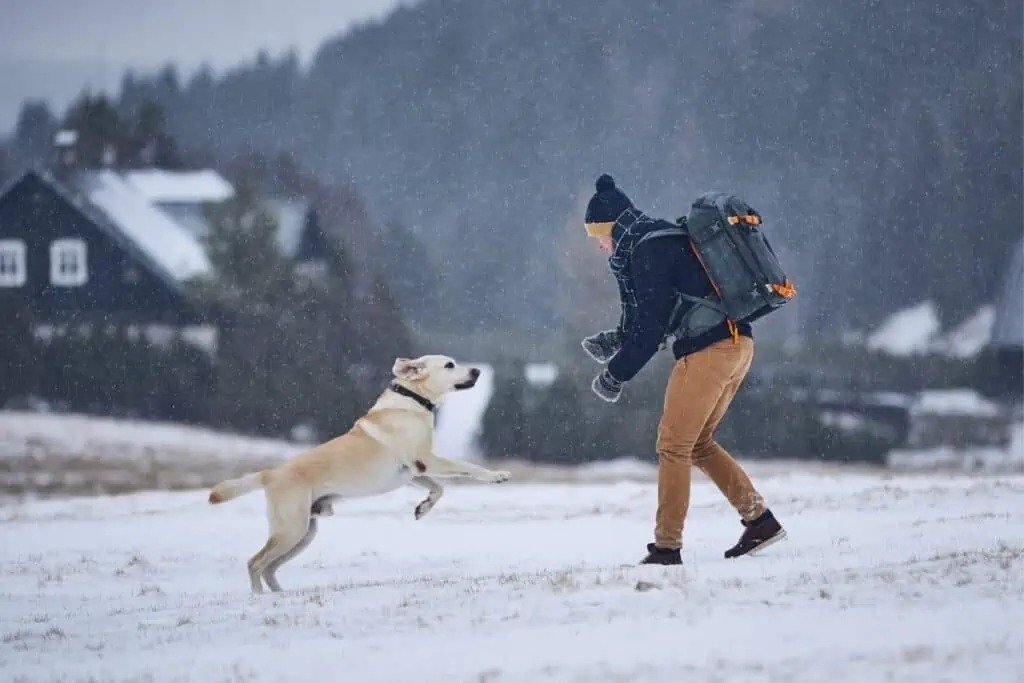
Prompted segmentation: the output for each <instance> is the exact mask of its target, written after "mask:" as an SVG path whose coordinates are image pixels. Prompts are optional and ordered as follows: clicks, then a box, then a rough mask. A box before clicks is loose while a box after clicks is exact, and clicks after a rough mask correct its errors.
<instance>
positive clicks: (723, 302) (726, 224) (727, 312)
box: [640, 192, 796, 339]
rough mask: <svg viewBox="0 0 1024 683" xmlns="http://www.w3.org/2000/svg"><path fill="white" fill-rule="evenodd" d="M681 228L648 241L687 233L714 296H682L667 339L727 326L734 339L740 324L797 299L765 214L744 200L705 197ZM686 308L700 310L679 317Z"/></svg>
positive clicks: (711, 194)
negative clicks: (764, 227) (767, 231)
mask: <svg viewBox="0 0 1024 683" xmlns="http://www.w3.org/2000/svg"><path fill="white" fill-rule="evenodd" d="M677 224H678V225H679V226H680V228H679V229H678V230H670V229H666V230H662V231H657V232H658V233H661V234H654V233H652V234H650V235H648V236H646V237H660V236H662V235H666V236H667V234H668V233H669V232H672V233H674V234H677V235H678V234H686V235H687V236H688V237H689V241H690V246H691V248H692V249H693V251H694V253H695V254H696V256H697V259H698V260H699V261H700V263H701V265H702V266H703V267H704V271H705V272H706V273H707V275H708V278H709V279H710V280H711V285H712V287H713V288H714V291H713V292H712V293H711V294H710V295H708V296H707V297H704V298H700V297H695V296H690V295H688V294H682V293H681V294H679V301H677V302H676V306H675V309H674V310H673V311H672V317H671V318H670V323H669V328H668V332H667V335H668V336H672V337H674V338H676V339H682V338H688V337H695V336H698V335H700V334H703V333H704V332H707V331H708V330H709V329H711V328H712V327H715V326H717V325H720V324H721V323H722V322H723V321H726V322H728V324H729V330H730V332H731V333H732V336H733V338H734V339H735V338H736V337H738V331H737V324H738V323H751V322H753V321H755V320H757V319H759V318H762V317H764V316H766V315H768V314H769V313H772V312H773V311H777V310H779V308H781V307H782V306H784V305H785V304H786V303H787V302H789V301H790V300H792V298H793V297H794V296H795V295H796V288H795V287H794V286H793V283H792V282H790V280H789V278H788V277H787V276H786V273H785V270H784V269H783V268H782V265H781V264H780V263H779V260H778V257H776V255H775V252H774V251H773V250H772V247H771V244H769V242H768V239H767V238H766V237H765V235H764V233H763V232H762V231H761V225H762V219H761V215H760V214H759V213H758V212H757V211H755V210H754V209H753V208H751V206H750V205H749V204H747V203H746V202H745V201H743V200H742V199H740V198H739V197H737V196H735V195H732V194H728V193H724V192H707V193H705V194H702V195H701V196H700V197H698V198H697V199H696V200H695V201H694V202H693V204H692V205H691V206H690V213H689V214H688V215H687V216H686V217H685V218H680V219H679V220H678V221H677ZM640 241H643V239H641V240H640ZM687 303H693V304H697V305H695V306H691V307H690V308H689V310H688V311H686V313H685V314H682V315H681V316H680V311H681V310H682V309H683V307H684V306H685V305H686V304H687Z"/></svg>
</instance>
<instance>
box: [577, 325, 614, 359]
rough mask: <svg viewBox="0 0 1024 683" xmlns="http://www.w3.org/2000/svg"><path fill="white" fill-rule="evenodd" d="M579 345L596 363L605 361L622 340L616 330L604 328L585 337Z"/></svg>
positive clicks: (610, 356)
mask: <svg viewBox="0 0 1024 683" xmlns="http://www.w3.org/2000/svg"><path fill="white" fill-rule="evenodd" d="M580 345H581V346H582V347H583V350H584V351H586V352H587V355H588V356H590V357H591V358H593V359H594V360H596V361H597V362H598V363H607V362H608V361H610V360H611V359H612V356H614V355H615V353H616V351H618V350H619V347H621V346H622V340H621V339H620V338H619V331H618V330H605V331H604V332H598V333H597V334H595V335H592V336H590V337H587V338H586V339H584V340H583V341H582V342H581V344H580Z"/></svg>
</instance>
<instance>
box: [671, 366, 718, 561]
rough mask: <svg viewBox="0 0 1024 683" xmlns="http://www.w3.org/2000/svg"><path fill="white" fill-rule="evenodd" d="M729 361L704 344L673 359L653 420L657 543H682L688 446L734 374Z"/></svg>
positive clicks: (686, 506) (687, 494)
mask: <svg viewBox="0 0 1024 683" xmlns="http://www.w3.org/2000/svg"><path fill="white" fill-rule="evenodd" d="M729 362H730V361H729V359H728V358H727V357H725V356H722V355H715V354H713V353H711V350H710V349H705V350H703V351H698V352H697V353H694V354H691V355H689V356H686V357H684V358H682V359H680V360H678V361H676V364H675V367H673V368H672V374H671V375H670V377H669V380H668V385H667V387H666V389H665V403H664V407H663V409H662V415H661V421H660V422H659V424H658V442H657V451H658V511H657V515H656V520H655V529H654V545H655V546H656V547H657V548H661V549H670V550H678V549H679V548H681V547H682V534H683V524H684V521H685V519H686V513H687V511H688V509H689V507H690V478H691V467H692V466H693V447H694V445H695V444H696V443H697V441H698V439H699V437H700V434H701V432H702V431H703V430H704V425H705V424H706V423H707V420H708V418H709V417H710V416H711V413H712V411H713V410H714V408H715V406H716V405H717V404H718V399H719V397H720V396H721V394H722V392H723V391H724V390H725V388H726V385H727V383H728V381H729V379H730V377H731V376H732V374H733V371H732V369H731V368H730V367H729Z"/></svg>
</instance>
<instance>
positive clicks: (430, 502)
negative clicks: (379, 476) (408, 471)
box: [409, 474, 444, 519]
mask: <svg viewBox="0 0 1024 683" xmlns="http://www.w3.org/2000/svg"><path fill="white" fill-rule="evenodd" d="M409 483H410V484H412V485H413V486H419V487H420V488H424V489H426V490H427V497H426V498H424V499H423V501H422V502H421V503H420V504H419V505H417V506H416V519H420V518H421V517H423V515H425V514H427V513H428V512H430V511H431V510H432V509H433V508H434V506H435V505H437V501H439V500H441V496H443V495H444V487H443V486H441V483H440V482H439V481H437V480H436V479H431V478H430V477H428V476H426V475H423V474H421V475H419V476H416V477H413V478H412V481H410V482H409Z"/></svg>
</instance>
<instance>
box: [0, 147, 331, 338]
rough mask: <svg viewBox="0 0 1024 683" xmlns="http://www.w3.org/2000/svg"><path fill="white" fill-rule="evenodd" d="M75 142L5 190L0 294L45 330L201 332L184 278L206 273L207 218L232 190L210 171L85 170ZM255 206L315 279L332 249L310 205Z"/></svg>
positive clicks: (281, 201)
mask: <svg viewBox="0 0 1024 683" xmlns="http://www.w3.org/2000/svg"><path fill="white" fill-rule="evenodd" d="M76 140H77V136H76V135H75V134H74V132H73V131H61V132H59V133H58V134H57V136H56V137H55V139H54V144H55V147H56V157H55V159H56V161H55V164H54V168H53V169H47V170H43V169H31V170H28V171H26V172H24V173H23V174H22V175H21V176H20V177H17V178H15V179H14V180H13V181H12V182H10V183H9V184H8V185H7V186H6V187H4V188H0V294H2V292H3V291H4V290H8V291H12V290H13V291H17V292H19V293H21V294H23V295H24V298H25V300H26V301H27V303H28V305H29V307H30V309H31V310H32V311H33V313H34V315H35V317H36V319H37V321H39V322H42V323H60V322H67V321H75V322H98V321H102V322H105V323H116V324H125V323H127V324H139V325H154V324H157V325H172V326H183V325H190V324H201V323H202V322H203V320H204V313H203V312H202V311H200V310H198V309H197V308H196V306H195V304H194V303H193V302H191V301H190V300H189V299H188V297H186V295H185V291H186V290H185V287H186V282H187V281H188V280H189V279H190V278H192V277H196V276H200V275H206V274H208V273H209V272H210V270H211V264H210V262H209V260H208V258H207V254H206V250H205V248H204V246H203V238H204V237H205V236H206V235H207V234H208V232H209V228H210V226H209V225H208V223H207V219H206V213H205V212H206V209H207V208H208V207H210V206H215V205H217V204H218V203H220V202H223V201H225V200H228V199H230V198H231V197H232V196H234V188H233V187H232V186H231V184H230V183H229V182H228V181H227V180H225V179H224V178H223V177H222V176H221V175H220V174H219V173H217V172H216V171H215V170H212V169H200V170H194V171H177V170H175V171H170V170H164V169H156V168H154V169H141V170H140V169H132V170H123V171H122V170H116V169H113V168H104V169H80V168H77V167H76V164H75V152H74V149H75V148H74V145H75V143H76ZM260 201H261V202H262V204H263V207H264V208H265V209H266V210H267V211H269V212H270V213H271V214H272V215H273V216H274V218H275V219H276V221H277V240H276V241H277V246H278V248H279V249H280V250H281V252H282V253H283V254H284V255H285V256H286V257H288V258H290V259H292V260H294V261H297V262H298V263H299V264H300V267H301V269H302V270H303V271H305V272H307V273H309V274H315V273H316V272H318V271H319V270H320V269H321V268H322V267H323V265H324V264H325V263H326V260H327V256H328V254H329V249H330V247H329V243H328V241H327V239H326V237H325V235H324V234H323V231H322V230H321V228H320V224H319V221H318V218H317V214H316V211H315V209H314V207H313V206H312V205H311V203H310V202H309V201H307V200H305V199H303V198H278V197H265V198H261V199H260Z"/></svg>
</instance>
